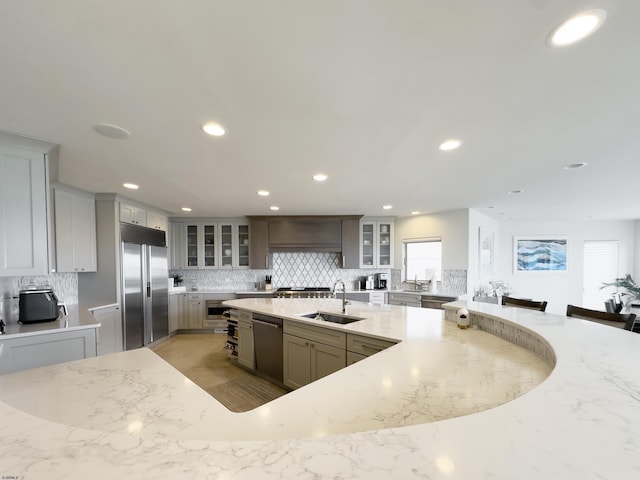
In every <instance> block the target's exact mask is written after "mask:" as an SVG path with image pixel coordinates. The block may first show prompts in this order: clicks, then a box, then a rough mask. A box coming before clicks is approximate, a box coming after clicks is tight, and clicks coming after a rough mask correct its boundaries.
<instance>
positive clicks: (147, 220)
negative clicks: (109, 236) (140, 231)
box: [120, 201, 169, 232]
mask: <svg viewBox="0 0 640 480" xmlns="http://www.w3.org/2000/svg"><path fill="white" fill-rule="evenodd" d="M120 221H121V222H124V223H131V224H133V225H139V226H141V227H147V228H155V229H156V230H162V231H163V232H166V231H167V228H168V226H169V219H168V218H167V216H166V215H163V214H162V213H159V212H155V211H153V210H147V209H146V208H144V207H139V206H137V205H132V204H130V203H126V202H123V201H121V202H120Z"/></svg>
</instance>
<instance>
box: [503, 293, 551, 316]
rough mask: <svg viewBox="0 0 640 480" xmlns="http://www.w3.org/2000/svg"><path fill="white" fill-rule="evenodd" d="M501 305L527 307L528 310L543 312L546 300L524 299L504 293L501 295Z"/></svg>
mask: <svg viewBox="0 0 640 480" xmlns="http://www.w3.org/2000/svg"><path fill="white" fill-rule="evenodd" d="M502 305H505V306H511V307H520V308H528V309H530V310H539V311H541V312H544V311H545V310H546V309H547V302H546V301H544V302H536V301H533V300H525V299H523V298H513V297H508V296H506V295H503V296H502Z"/></svg>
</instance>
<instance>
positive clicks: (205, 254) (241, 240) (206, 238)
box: [169, 219, 249, 269]
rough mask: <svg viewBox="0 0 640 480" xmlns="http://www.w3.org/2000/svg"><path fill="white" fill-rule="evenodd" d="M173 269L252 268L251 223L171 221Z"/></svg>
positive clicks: (170, 242) (214, 220) (235, 221)
mask: <svg viewBox="0 0 640 480" xmlns="http://www.w3.org/2000/svg"><path fill="white" fill-rule="evenodd" d="M169 232H170V237H169V244H170V252H171V268H172V269H182V268H185V269H219V268H222V269H244V268H249V223H248V222H242V221H238V220H231V221H226V220H216V219H199V220H196V221H194V222H183V221H172V222H171V224H170V228H169Z"/></svg>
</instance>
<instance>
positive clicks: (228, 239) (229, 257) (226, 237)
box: [220, 224, 233, 268]
mask: <svg viewBox="0 0 640 480" xmlns="http://www.w3.org/2000/svg"><path fill="white" fill-rule="evenodd" d="M220 245H221V255H220V267H221V268H231V267H233V226H232V225H224V224H221V225H220Z"/></svg>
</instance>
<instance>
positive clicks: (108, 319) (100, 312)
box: [89, 304, 124, 355]
mask: <svg viewBox="0 0 640 480" xmlns="http://www.w3.org/2000/svg"><path fill="white" fill-rule="evenodd" d="M89 312H91V315H92V316H93V318H94V319H95V320H96V321H97V322H100V329H99V330H98V355H106V354H107V353H114V352H122V351H123V350H124V348H123V336H122V315H121V311H120V306H119V305H118V304H113V305H105V306H103V307H97V308H91V309H89Z"/></svg>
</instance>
